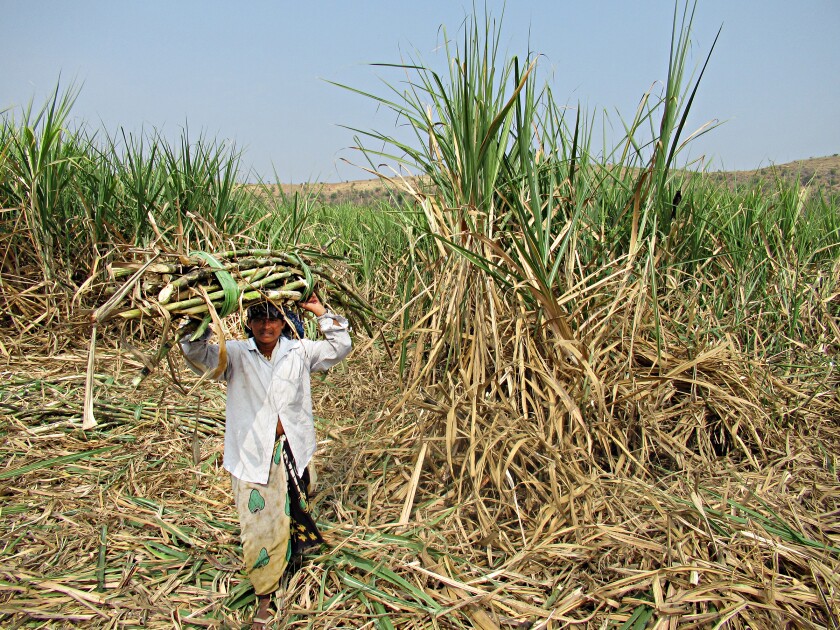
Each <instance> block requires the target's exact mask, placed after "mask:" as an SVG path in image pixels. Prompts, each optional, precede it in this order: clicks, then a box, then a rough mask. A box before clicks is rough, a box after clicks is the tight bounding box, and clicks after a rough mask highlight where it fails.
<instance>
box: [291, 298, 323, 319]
mask: <svg viewBox="0 0 840 630" xmlns="http://www.w3.org/2000/svg"><path fill="white" fill-rule="evenodd" d="M298 304H300V307H301V308H302V309H304V310H307V311H309V312H310V313H312V314H313V315H315V317H320V316H321V315H323V314H324V313H326V312H327V309H326V307H325V306H324V305H323V304H321V300H319V299H318V296H317V295H315V294H314V293H313V294H312V295H310V296H309V299H308V300H306V301H305V302H298Z"/></svg>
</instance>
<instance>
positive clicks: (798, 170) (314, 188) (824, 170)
mask: <svg viewBox="0 0 840 630" xmlns="http://www.w3.org/2000/svg"><path fill="white" fill-rule="evenodd" d="M706 176H707V177H708V178H709V179H711V180H712V181H716V182H719V183H726V184H728V185H730V186H736V185H737V186H751V185H768V186H772V185H773V184H774V183H775V182H776V181H777V180H780V179H781V180H782V181H787V182H790V183H793V182H795V181H797V180H798V181H799V182H800V183H801V184H802V185H806V186H808V187H811V188H815V189H822V190H823V191H825V192H826V193H829V194H832V193H833V194H840V155H838V154H836V153H835V154H834V155H832V156H829V157H818V158H809V159H807V160H797V161H795V162H788V163H786V164H775V165H772V166H767V167H764V168H759V169H756V170H752V171H714V172H707V173H706ZM269 188H276V187H275V186H269ZM283 191H284V193H286V194H295V193H298V194H301V195H304V196H308V197H316V198H318V199H319V200H320V201H321V202H323V203H328V204H342V203H352V204H357V205H373V204H376V203H379V202H389V203H393V202H394V200H395V197H394V194H395V193H393V192H392V191H389V189H388V186H387V185H386V183H385V182H383V181H382V180H379V179H362V180H355V181H347V182H339V183H332V184H321V183H309V184H284V185H283Z"/></svg>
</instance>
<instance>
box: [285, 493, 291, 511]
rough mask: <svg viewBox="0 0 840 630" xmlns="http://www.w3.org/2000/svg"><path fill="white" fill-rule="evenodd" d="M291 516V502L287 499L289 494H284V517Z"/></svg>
mask: <svg viewBox="0 0 840 630" xmlns="http://www.w3.org/2000/svg"><path fill="white" fill-rule="evenodd" d="M291 515H292V500H291V499H290V498H289V493H288V492H287V493H286V516H291Z"/></svg>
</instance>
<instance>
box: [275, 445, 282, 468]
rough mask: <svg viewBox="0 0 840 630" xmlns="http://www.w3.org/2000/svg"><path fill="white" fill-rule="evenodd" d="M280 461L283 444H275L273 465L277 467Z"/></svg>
mask: <svg viewBox="0 0 840 630" xmlns="http://www.w3.org/2000/svg"><path fill="white" fill-rule="evenodd" d="M281 461H283V442H277V444H276V445H275V447H274V463H275V464H276V465H278V466H279V465H280V462H281Z"/></svg>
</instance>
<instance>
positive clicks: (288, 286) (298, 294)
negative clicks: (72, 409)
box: [83, 249, 373, 428]
mask: <svg viewBox="0 0 840 630" xmlns="http://www.w3.org/2000/svg"><path fill="white" fill-rule="evenodd" d="M146 257H147V260H146V261H145V262H134V261H128V262H115V263H111V265H109V268H108V272H109V277H110V280H111V282H114V283H115V282H118V281H121V282H122V284H121V285H120V286H116V284H115V285H113V294H112V295H111V297H110V298H109V299H108V301H107V302H105V303H104V304H103V305H101V306H100V307H99V308H97V309H96V310H95V311H94V312H93V313H92V315H91V323H92V324H93V331H92V335H91V346H90V354H89V357H88V375H89V376H90V375H91V374H92V373H93V364H94V356H95V346H96V334H97V325H99V324H102V323H103V322H106V321H108V320H111V319H115V318H121V319H123V320H140V319H143V320H144V321H148V320H149V319H152V320H156V321H159V322H160V323H161V337H162V339H161V344H160V346H159V348H158V350H157V352H156V353H155V354H154V356H153V357H144V356H140V355H138V358H139V359H140V360H141V362H142V363H143V364H144V367H143V369H142V370H141V373H140V374H139V375H138V376H137V377H136V378H135V379H134V382H135V385H136V384H139V382H140V381H141V380H142V379H143V378H145V377H146V376H147V375H148V374H149V373H150V372H151V371H152V370H153V369H154V368H155V366H156V365H157V364H158V363H160V361H161V360H162V359H163V358H164V357H166V356H167V354H168V353H169V351H170V350H171V349H172V348H173V347H174V346H175V345H176V344H177V343H178V342H179V341H180V340H181V339H184V338H188V337H189V338H193V339H194V338H196V337H198V336H199V335H201V334H202V333H203V332H204V331H205V329H206V328H207V326H208V325H209V324H210V323H211V322H216V323H219V322H220V320H221V319H223V318H224V317H226V316H228V315H231V314H233V313H235V312H238V311H244V310H245V309H247V308H248V307H249V306H250V305H252V304H255V303H258V302H262V301H265V300H269V301H271V302H274V303H278V304H288V303H295V302H299V301H301V300H306V299H308V298H309V296H310V295H312V293H313V292H315V291H316V290H317V291H318V292H319V293H321V292H322V291H323V292H327V293H329V295H330V300H331V301H335V302H337V303H338V304H340V305H341V307H342V310H343V311H344V312H345V313H347V314H348V315H349V316H351V317H353V318H354V319H355V320H356V321H358V322H360V323H361V324H362V325H363V326H365V328H368V324H367V318H368V316H370V315H372V314H373V312H372V310H371V309H370V307H369V306H367V305H366V304H365V302H364V300H362V299H361V298H360V297H359V296H358V295H357V294H356V293H355V292H354V291H352V290H351V289H350V288H349V287H348V286H347V285H346V284H345V283H343V282H342V281H341V280H340V279H339V278H337V277H336V275H335V274H333V273H332V272H331V270H330V269H329V268H327V267H326V266H325V265H319V264H315V263H313V261H312V260H311V257H309V256H307V255H305V254H304V253H303V252H299V251H295V252H290V251H278V250H271V249H242V250H230V251H224V252H217V253H214V254H209V253H207V252H191V253H190V254H189V255H188V256H178V255H166V254H161V253H155V254H149V255H147V256H146ZM320 258H322V259H323V260H325V261H326V260H328V258H327V257H325V256H320ZM179 318H180V319H183V318H188V320H189V321H186V322H185V323H183V324H182V325H179V326H172V320H173V319H179ZM220 328H221V327H220V326H219V327H218V328H217V330H220ZM87 396H88V397H89V400H86V405H85V414H84V415H85V419H84V422H83V428H91V427H93V426H95V424H96V422H95V420H94V419H93V399H92V393H91V387H88V392H87Z"/></svg>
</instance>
